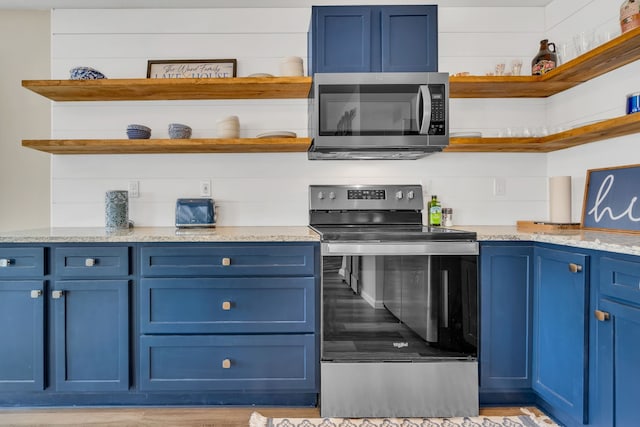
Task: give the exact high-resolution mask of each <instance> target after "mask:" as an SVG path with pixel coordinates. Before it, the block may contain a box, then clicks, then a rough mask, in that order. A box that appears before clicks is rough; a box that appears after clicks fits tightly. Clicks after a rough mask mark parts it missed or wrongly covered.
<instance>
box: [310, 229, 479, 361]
mask: <svg viewBox="0 0 640 427" xmlns="http://www.w3.org/2000/svg"><path fill="white" fill-rule="evenodd" d="M322 254H323V278H322V301H323V311H322V361H323V362H362V361H366V362H401V361H407V362H409V361H410V362H428V361H437V360H440V361H442V360H469V359H475V358H476V357H477V345H478V287H477V274H478V272H477V255H478V244H477V242H468V241H461V242H420V243H362V242H352V243H345V242H336V243H331V242H325V243H323V245H322ZM354 258H357V259H358V262H357V263H354V262H353V259H354ZM349 259H351V262H350V265H354V264H356V265H358V266H359V271H358V272H357V276H358V278H359V283H358V287H357V289H354V288H352V287H350V286H349V283H348V278H346V277H345V274H344V273H343V271H344V267H343V266H344V265H345V261H346V260H349Z"/></svg>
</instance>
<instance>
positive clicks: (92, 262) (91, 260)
mask: <svg viewBox="0 0 640 427" xmlns="http://www.w3.org/2000/svg"><path fill="white" fill-rule="evenodd" d="M94 265H96V259H95V258H87V259H85V260H84V266H85V267H93V266H94Z"/></svg>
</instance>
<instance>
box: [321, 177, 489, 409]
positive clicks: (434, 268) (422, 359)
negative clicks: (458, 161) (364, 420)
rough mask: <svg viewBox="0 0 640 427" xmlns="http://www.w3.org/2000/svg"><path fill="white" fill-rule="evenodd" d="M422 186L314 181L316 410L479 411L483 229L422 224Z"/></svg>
mask: <svg viewBox="0 0 640 427" xmlns="http://www.w3.org/2000/svg"><path fill="white" fill-rule="evenodd" d="M423 207H424V202H423V197H422V187H421V186H420V185H373V186H371V185H346V186H322V185H313V186H310V187H309V224H310V226H311V227H312V228H313V229H314V230H316V231H317V232H318V233H320V235H321V244H322V264H323V276H322V343H321V353H322V354H321V374H320V375H321V393H320V414H321V415H322V416H323V417H326V416H334V417H452V416H474V415H477V414H478V365H477V345H478V290H477V257H478V243H477V241H476V234H475V233H472V232H466V231H460V230H454V229H449V228H443V227H428V226H423V225H422V209H423Z"/></svg>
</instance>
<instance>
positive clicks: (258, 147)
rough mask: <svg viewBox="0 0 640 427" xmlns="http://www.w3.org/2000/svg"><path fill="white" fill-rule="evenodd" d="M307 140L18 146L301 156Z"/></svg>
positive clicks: (103, 141) (29, 142)
mask: <svg viewBox="0 0 640 427" xmlns="http://www.w3.org/2000/svg"><path fill="white" fill-rule="evenodd" d="M310 145H311V138H238V139H218V138H215V139H207V138H200V139H198V138H195V139H34V140H23V141H22V146H23V147H28V148H32V149H34V150H39V151H44V152H46V153H51V154H164V153H302V152H306V151H307V150H308V149H309V146H310Z"/></svg>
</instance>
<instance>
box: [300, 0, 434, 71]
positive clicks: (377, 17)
mask: <svg viewBox="0 0 640 427" xmlns="http://www.w3.org/2000/svg"><path fill="white" fill-rule="evenodd" d="M311 20H312V21H311V28H310V31H309V67H308V68H309V74H310V75H313V73H366V72H426V71H438V8H437V6H431V5H430V6H374V7H371V6H314V7H313V8H312V15H311Z"/></svg>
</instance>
